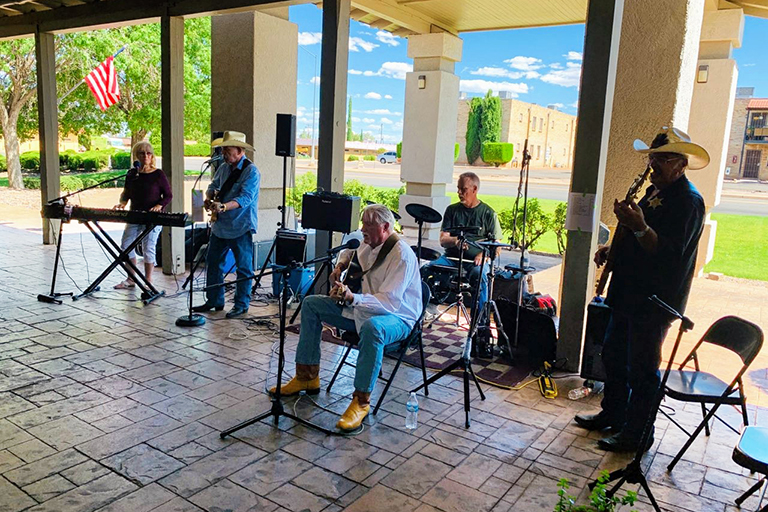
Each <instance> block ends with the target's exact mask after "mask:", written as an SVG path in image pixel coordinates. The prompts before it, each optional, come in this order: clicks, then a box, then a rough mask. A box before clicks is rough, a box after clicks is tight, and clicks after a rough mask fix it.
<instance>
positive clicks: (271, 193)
mask: <svg viewBox="0 0 768 512" xmlns="http://www.w3.org/2000/svg"><path fill="white" fill-rule="evenodd" d="M281 14H282V16H279V17H278V15H281ZM211 35H212V54H211V75H212V78H211V130H212V131H224V130H236V131H239V132H243V133H245V136H246V139H247V140H248V142H249V143H250V144H252V145H253V147H254V148H255V151H254V152H253V153H251V152H246V156H247V157H248V158H250V159H252V160H253V163H254V164H256V166H257V167H258V168H259V171H260V172H261V188H260V189H259V231H258V233H257V234H256V235H255V236H254V240H256V241H261V240H270V239H272V238H273V237H274V235H275V231H276V230H277V228H278V223H279V222H280V211H279V210H278V206H280V205H281V204H282V200H283V199H282V197H283V196H282V194H283V159H282V157H279V156H276V155H275V126H276V118H277V114H278V113H282V114H295V113H296V72H297V71H296V62H297V53H298V27H297V26H296V25H295V24H294V23H291V22H289V21H288V9H287V8H285V9H284V10H283V11H280V10H275V9H273V10H270V14H265V13H263V12H246V13H241V14H227V15H221V16H214V17H213V19H212V25H211ZM288 174H289V176H288V183H292V182H293V175H294V162H293V159H290V158H289V159H288ZM289 213H290V212H289ZM286 223H287V224H288V226H287V227H289V228H292V227H293V216H292V215H288V217H287V218H286Z"/></svg>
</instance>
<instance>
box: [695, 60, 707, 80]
mask: <svg viewBox="0 0 768 512" xmlns="http://www.w3.org/2000/svg"><path fill="white" fill-rule="evenodd" d="M708 79H709V65H707V64H702V65H701V66H699V72H698V73H697V74H696V82H697V83H700V84H705V83H707V80H708Z"/></svg>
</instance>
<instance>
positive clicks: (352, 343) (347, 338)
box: [327, 281, 430, 414]
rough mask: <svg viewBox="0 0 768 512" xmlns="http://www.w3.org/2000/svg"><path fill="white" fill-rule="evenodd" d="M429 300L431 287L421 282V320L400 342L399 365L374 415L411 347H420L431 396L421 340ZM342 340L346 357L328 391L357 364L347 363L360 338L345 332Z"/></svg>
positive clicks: (426, 392)
mask: <svg viewBox="0 0 768 512" xmlns="http://www.w3.org/2000/svg"><path fill="white" fill-rule="evenodd" d="M429 298H430V292H429V286H427V284H426V283H425V282H424V281H422V282H421V314H420V315H419V318H418V319H417V320H416V323H415V324H414V325H413V329H411V332H410V333H408V336H406V337H405V338H403V339H402V340H400V341H399V344H400V345H399V347H398V350H397V355H398V357H397V363H395V368H394V369H393V370H392V373H391V374H390V375H389V378H387V379H384V380H385V381H386V383H387V384H386V385H385V386H384V391H382V393H381V396H380V397H379V400H378V402H376V407H375V408H374V409H373V414H376V413H377V412H379V407H381V404H382V403H383V402H384V397H385V396H387V391H389V387H390V386H391V385H392V381H393V380H395V374H397V370H398V369H399V368H400V363H402V362H403V357H405V353H406V352H407V351H408V348H409V347H415V346H416V345H418V348H419V355H420V356H421V375H422V378H423V379H424V395H426V396H429V390H428V389H427V367H426V365H425V363H424V344H423V343H422V340H421V333H422V325H423V322H424V314H425V313H426V311H427V305H428V304H429ZM341 339H342V340H344V342H345V343H346V345H347V349H346V351H345V352H344V355H343V356H342V358H341V361H340V362H339V366H338V367H336V371H335V372H334V374H333V377H332V378H331V382H329V383H328V388H327V390H328V391H330V390H331V388H332V387H333V383H334V382H336V377H338V376H339V372H341V369H342V368H343V367H344V365H345V364H346V365H348V366H352V367H355V364H353V363H348V362H347V356H349V353H350V352H351V351H352V349H353V348H357V345H358V343H360V337H359V336H358V335H357V333H356V332H354V331H345V332H344V333H343V334H342V335H341ZM379 378H382V379H383V377H382V374H381V373H379Z"/></svg>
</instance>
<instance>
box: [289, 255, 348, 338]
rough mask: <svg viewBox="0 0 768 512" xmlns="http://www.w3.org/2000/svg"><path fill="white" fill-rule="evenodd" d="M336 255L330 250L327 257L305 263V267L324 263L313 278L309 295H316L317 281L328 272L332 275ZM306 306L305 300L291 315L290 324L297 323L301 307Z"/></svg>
mask: <svg viewBox="0 0 768 512" xmlns="http://www.w3.org/2000/svg"><path fill="white" fill-rule="evenodd" d="M335 255H336V253H334V252H333V249H329V250H328V252H327V254H326V255H325V256H321V257H319V258H315V259H313V260H309V261H307V262H305V263H304V265H305V266H307V265H314V264H316V263H322V265H320V268H319V269H318V270H317V271H316V272H315V277H313V278H312V283H311V284H310V285H309V290H310V291H309V292H308V293H307V294H308V295H309V294H311V293H314V290H315V285H317V281H318V280H319V279H320V277H321V276H323V275H325V272H326V271H327V272H328V275H330V273H331V262H333V257H334V256H335ZM303 304H304V299H302V300H301V302H300V303H299V306H298V307H297V308H296V311H294V312H293V315H291V319H290V321H289V322H288V323H289V324H293V322H295V321H296V317H297V316H299V312H300V311H301V306H302V305H303Z"/></svg>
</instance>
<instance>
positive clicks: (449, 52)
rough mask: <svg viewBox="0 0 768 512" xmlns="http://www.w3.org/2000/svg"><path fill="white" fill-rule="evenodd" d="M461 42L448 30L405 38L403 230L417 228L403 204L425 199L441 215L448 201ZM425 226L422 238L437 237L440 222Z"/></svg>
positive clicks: (456, 110) (402, 171)
mask: <svg viewBox="0 0 768 512" xmlns="http://www.w3.org/2000/svg"><path fill="white" fill-rule="evenodd" d="M462 45H463V41H462V40H461V39H460V38H458V37H456V36H454V35H452V34H448V33H440V34H423V35H413V36H410V37H409V38H408V57H410V58H412V59H413V71H412V72H410V73H408V74H407V75H406V78H405V117H404V120H403V149H402V165H401V168H400V177H401V178H402V179H403V180H404V181H405V182H406V183H405V188H406V190H405V194H403V195H402V196H400V215H401V216H402V220H401V221H400V223H401V224H402V226H403V228H404V229H405V232H406V234H410V235H415V234H416V229H417V225H416V222H415V221H414V219H413V217H411V216H410V215H409V214H408V213H407V212H406V211H405V207H406V205H408V204H410V203H420V204H424V205H427V206H429V207H431V208H434V209H435V210H437V211H438V212H440V214H441V215H442V214H443V212H445V208H446V207H447V206H448V205H449V204H450V199H449V198H448V197H446V195H445V193H446V187H447V186H449V184H451V182H452V181H453V151H454V144H455V142H456V122H457V117H458V110H459V77H458V76H457V75H456V74H455V73H454V66H455V64H456V62H458V61H460V60H461V51H462ZM485 191H486V192H487V190H485ZM482 192H483V189H482V185H481V193H482ZM424 228H425V229H424V237H425V238H426V239H430V240H436V239H437V238H438V237H439V235H440V225H439V224H425V226H424Z"/></svg>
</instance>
